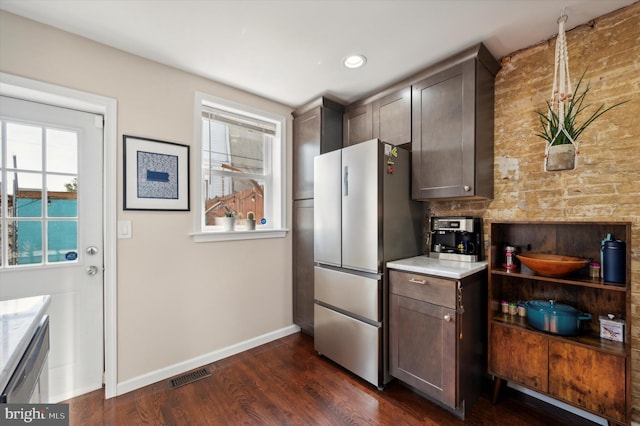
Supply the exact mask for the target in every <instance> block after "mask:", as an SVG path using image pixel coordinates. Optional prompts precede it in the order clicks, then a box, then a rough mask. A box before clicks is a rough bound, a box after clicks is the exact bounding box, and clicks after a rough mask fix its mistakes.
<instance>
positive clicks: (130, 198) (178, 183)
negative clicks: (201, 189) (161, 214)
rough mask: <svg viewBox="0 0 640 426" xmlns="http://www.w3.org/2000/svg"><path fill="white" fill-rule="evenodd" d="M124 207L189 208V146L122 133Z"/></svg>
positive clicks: (179, 209) (146, 208)
mask: <svg viewBox="0 0 640 426" xmlns="http://www.w3.org/2000/svg"><path fill="white" fill-rule="evenodd" d="M123 153H124V154H123V160H124V161H123V162H124V183H123V189H124V209H125V210H166V211H189V146H187V145H181V144H177V143H172V142H164V141H160V140H155V139H147V138H140V137H137V136H129V135H124V136H123Z"/></svg>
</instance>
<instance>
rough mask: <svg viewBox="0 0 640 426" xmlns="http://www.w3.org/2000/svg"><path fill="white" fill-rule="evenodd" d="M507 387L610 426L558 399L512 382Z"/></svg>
mask: <svg viewBox="0 0 640 426" xmlns="http://www.w3.org/2000/svg"><path fill="white" fill-rule="evenodd" d="M507 386H508V387H510V388H513V389H515V390H517V391H519V392H522V393H524V394H526V395H529V396H532V397H534V398H536V399H539V400H541V401H544V402H546V403H548V404H551V405H554V406H556V407H558V408H562V409H563V410H566V411H568V412H570V413H573V414H575V415H577V416H580V417H584V418H585V419H587V420H591V421H592V422H594V423H597V424H599V425H603V426H608V424H609V423H608V422H607V420H606V419H603V418H602V417H599V416H596V415H595V414H591V413H589V412H587V411H584V410H581V409H579V408H576V407H574V406H572V405H569V404H565V403H564V402H562V401H558V400H556V399H553V398H550V397H548V396H546V395H542V394H540V393H538V392H535V391H532V390H530V389H527V388H524V387H522V386H518V385H514V384H512V383H510V382H508V383H507ZM638 426H640V425H638Z"/></svg>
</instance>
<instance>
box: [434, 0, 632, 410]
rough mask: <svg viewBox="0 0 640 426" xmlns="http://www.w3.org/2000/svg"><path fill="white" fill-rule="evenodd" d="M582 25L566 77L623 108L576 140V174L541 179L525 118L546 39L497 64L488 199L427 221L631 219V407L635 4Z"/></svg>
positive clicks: (450, 206)
mask: <svg viewBox="0 0 640 426" xmlns="http://www.w3.org/2000/svg"><path fill="white" fill-rule="evenodd" d="M570 23H571V16H569V24H570ZM592 24H593V25H584V26H581V27H578V28H576V29H573V30H571V31H569V32H567V44H568V50H569V65H570V73H571V76H572V80H573V82H574V84H575V82H576V81H577V79H578V78H579V77H580V75H581V74H582V72H583V71H584V70H585V69H586V70H587V73H586V76H585V79H586V80H588V81H590V82H591V88H592V89H591V92H590V93H589V95H588V98H587V101H588V102H587V103H589V104H593V105H596V106H599V105H600V104H602V103H605V104H606V105H607V106H608V105H613V104H615V103H617V102H620V101H621V100H626V99H630V100H631V102H630V103H628V104H625V105H624V106H622V107H619V108H617V109H614V110H612V111H610V112H608V113H607V114H605V115H603V116H602V117H601V118H600V119H599V120H598V121H596V122H594V123H593V124H592V125H591V126H590V127H589V128H588V129H587V130H586V131H585V132H584V133H583V134H582V135H581V136H580V138H579V140H578V142H579V149H580V154H579V156H578V168H577V169H576V170H574V171H563V172H544V169H543V164H544V163H543V160H544V148H545V142H544V141H543V140H542V139H540V138H538V137H537V136H535V133H536V132H537V131H538V127H537V126H538V121H537V120H538V119H537V117H536V115H535V111H536V110H543V109H544V107H545V99H546V98H548V97H549V95H550V92H551V85H552V83H553V74H552V73H553V63H554V58H553V55H554V49H555V38H554V39H552V40H549V41H548V42H544V43H541V44H539V45H536V46H533V47H531V48H528V49H524V50H521V51H518V52H515V53H513V54H512V55H510V56H509V57H506V58H503V60H502V70H501V71H500V72H499V74H498V76H497V79H496V89H495V95H496V99H495V102H496V105H495V166H494V183H495V197H494V200H493V201H488V202H482V201H477V202H437V203H436V202H434V203H430V204H429V205H428V208H427V215H429V216H431V215H434V216H442V215H450V214H469V215H477V216H482V217H483V218H484V220H485V222H488V221H499V220H561V221H572V220H575V221H628V222H631V223H632V237H631V238H632V247H631V248H632V265H631V269H632V277H631V280H632V312H633V318H632V319H631V321H632V323H633V326H632V329H631V334H632V342H631V347H632V370H633V374H632V388H633V406H634V407H635V408H636V410H640V119H639V117H640V3H635V4H634V5H632V6H629V7H628V8H626V9H622V10H620V11H617V12H615V13H612V14H610V15H607V16H603V17H601V18H598V19H596V20H595V21H593V23H592ZM485 231H486V226H485ZM485 236H486V235H485Z"/></svg>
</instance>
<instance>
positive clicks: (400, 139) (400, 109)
mask: <svg viewBox="0 0 640 426" xmlns="http://www.w3.org/2000/svg"><path fill="white" fill-rule="evenodd" d="M373 137H374V138H378V139H380V140H382V141H383V142H386V143H389V144H392V145H402V144H405V143H411V87H407V88H404V89H402V90H398V91H397V92H394V93H391V94H390V95H387V96H385V97H384V98H382V99H378V100H377V101H375V102H374V103H373Z"/></svg>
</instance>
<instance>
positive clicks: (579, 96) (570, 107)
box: [536, 71, 628, 171]
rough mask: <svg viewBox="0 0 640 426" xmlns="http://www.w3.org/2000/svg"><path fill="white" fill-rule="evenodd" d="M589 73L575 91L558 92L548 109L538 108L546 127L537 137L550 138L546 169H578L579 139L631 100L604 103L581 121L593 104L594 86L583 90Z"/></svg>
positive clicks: (539, 115) (548, 103)
mask: <svg viewBox="0 0 640 426" xmlns="http://www.w3.org/2000/svg"><path fill="white" fill-rule="evenodd" d="M585 73H586V71H585V72H583V73H582V76H580V80H578V84H577V86H576V88H575V90H574V91H573V93H569V94H567V95H565V94H562V93H554V94H553V98H552V99H551V101H547V110H546V111H544V112H541V111H536V113H537V114H538V118H539V119H540V125H541V127H542V131H540V132H538V133H536V136H539V137H541V138H542V139H544V140H545V141H547V150H546V155H545V157H546V158H545V168H546V170H549V171H552V170H571V169H574V168H575V157H576V154H577V153H578V151H577V150H576V139H578V137H579V136H580V134H582V132H584V130H585V129H586V128H587V127H588V126H589V125H590V124H591V123H593V122H594V121H595V120H596V119H597V118H598V117H600V116H601V115H602V114H604V113H605V112H607V111H610V110H612V109H613V108H615V107H617V106H620V105H622V104H624V103H625V102H628V101H623V102H620V103H617V104H615V105H613V106H610V107H608V108H605V107H604V104H603V105H600V107H599V108H598V109H596V110H595V111H594V112H593V113H592V114H591V116H589V117H588V118H587V119H585V120H584V121H583V122H582V123H579V122H578V116H579V115H580V113H582V112H583V111H584V110H585V109H586V108H588V107H589V106H590V105H584V101H585V98H586V96H587V93H589V90H590V89H591V86H590V85H589V83H587V86H586V87H585V89H584V90H583V91H582V92H581V91H580V89H581V85H582V81H583V78H584V74H585Z"/></svg>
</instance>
